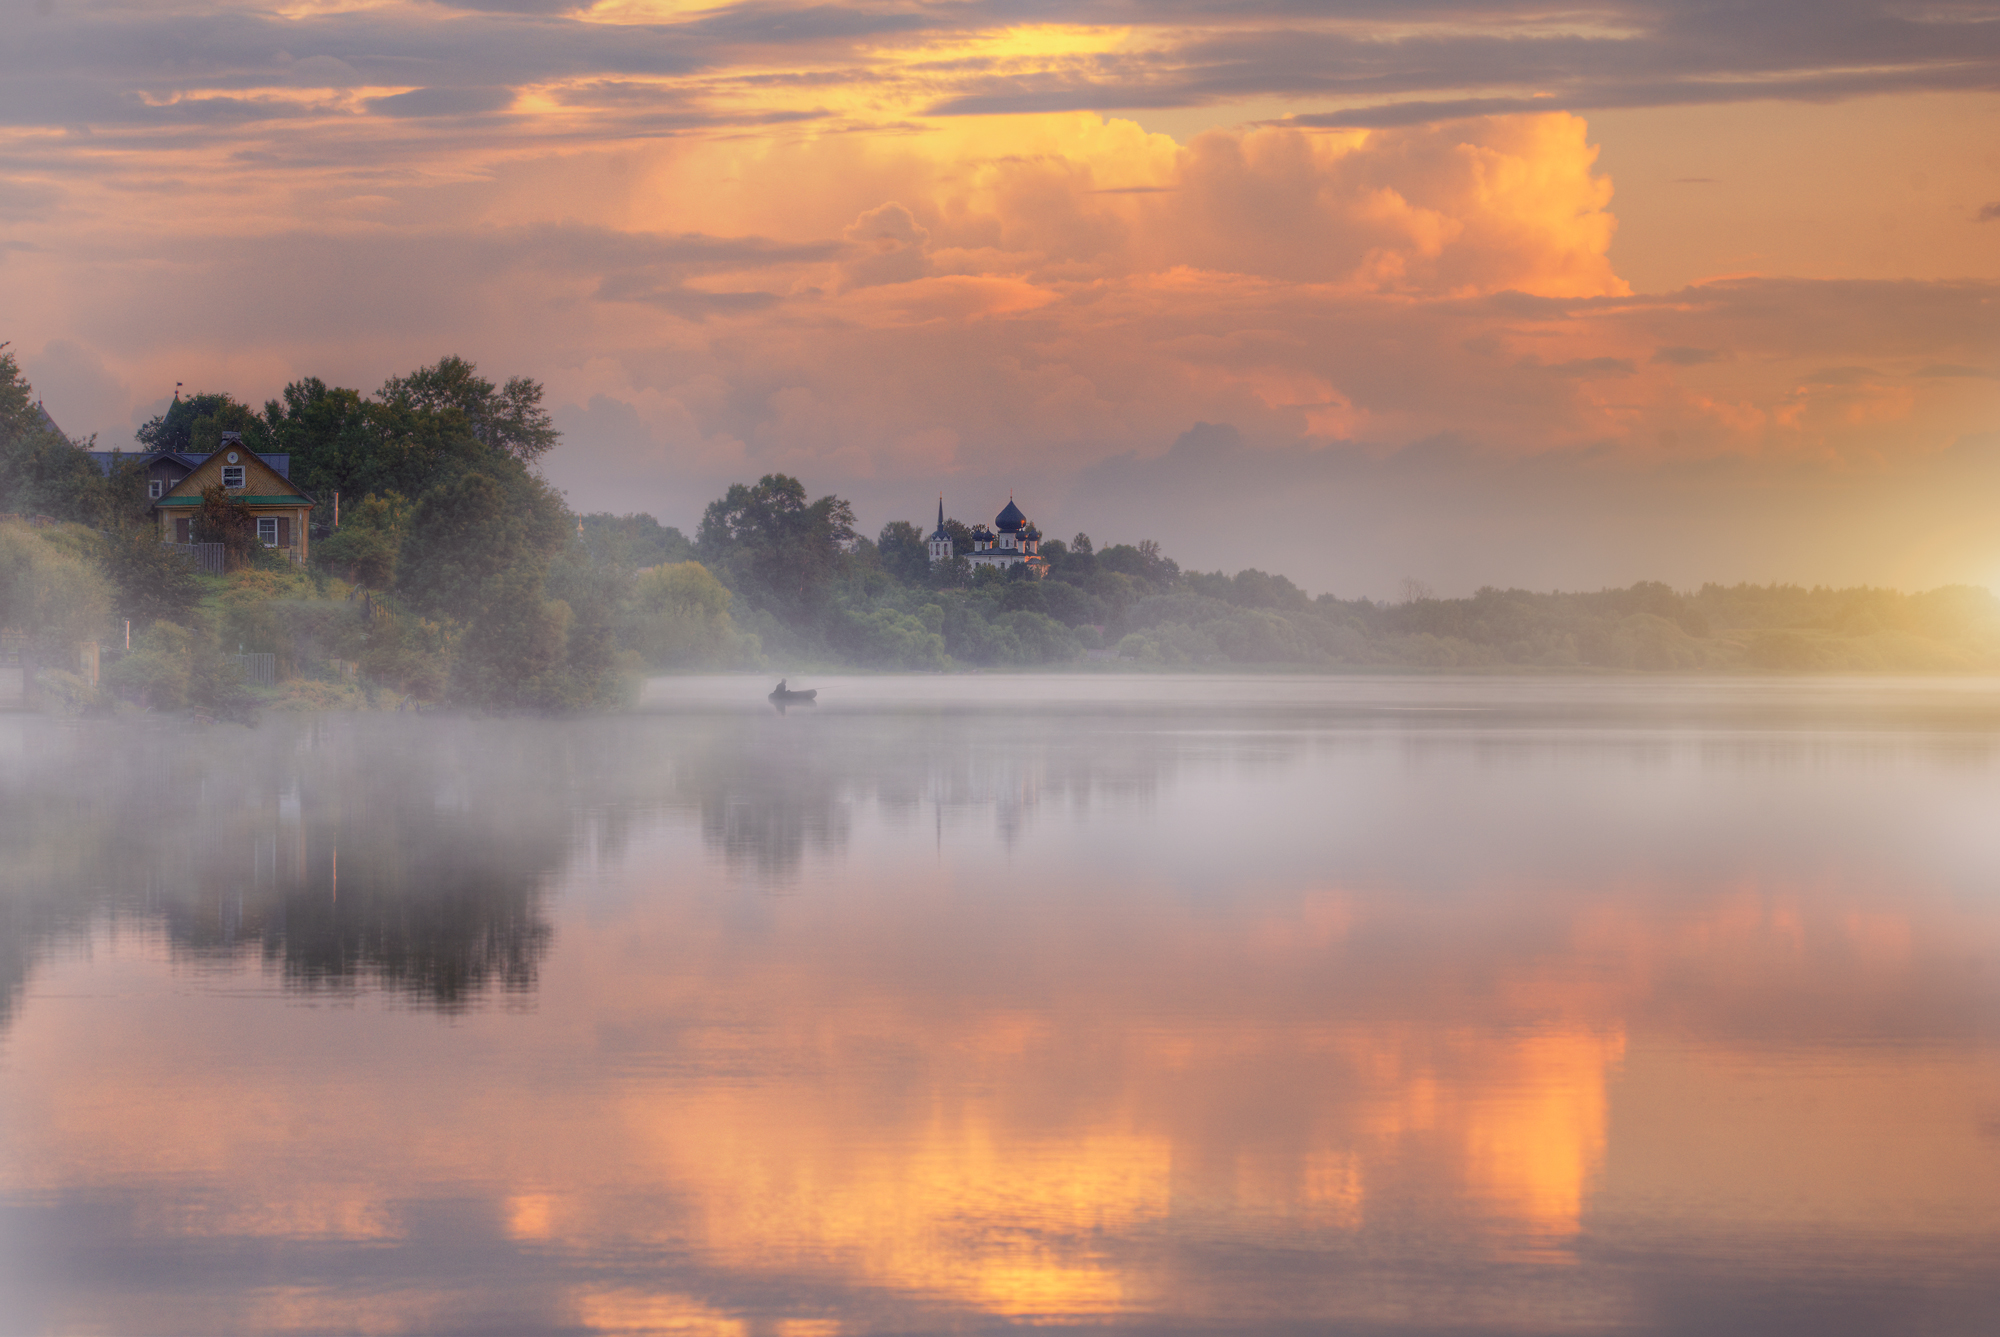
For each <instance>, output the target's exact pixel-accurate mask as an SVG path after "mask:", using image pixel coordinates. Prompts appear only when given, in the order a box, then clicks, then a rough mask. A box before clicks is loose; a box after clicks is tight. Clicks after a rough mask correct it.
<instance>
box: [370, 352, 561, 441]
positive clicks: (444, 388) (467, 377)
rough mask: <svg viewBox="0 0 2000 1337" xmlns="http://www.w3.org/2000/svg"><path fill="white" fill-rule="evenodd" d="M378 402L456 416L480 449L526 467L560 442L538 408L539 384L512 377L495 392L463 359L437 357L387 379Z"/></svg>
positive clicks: (540, 397)
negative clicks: (433, 363)
mask: <svg viewBox="0 0 2000 1337" xmlns="http://www.w3.org/2000/svg"><path fill="white" fill-rule="evenodd" d="M381 399H382V401H383V402H384V403H388V404H395V405H398V406H401V407H406V408H414V409H419V410H425V411H428V412H431V413H437V414H442V413H447V412H451V411H456V412H458V413H459V414H461V415H463V417H464V419H465V422H466V423H467V424H468V425H469V426H470V427H471V429H472V434H473V435H474V436H475V437H477V438H478V439H479V441H480V442H481V443H482V444H484V445H485V446H486V447H488V448H489V449H491V450H495V451H498V452H500V453H501V454H504V455H511V456H513V457H514V458H515V459H517V460H520V461H521V462H522V463H524V464H532V463H533V462H534V461H535V460H537V459H539V458H541V456H542V455H543V454H544V453H546V452H547V451H548V450H549V448H550V447H552V446H554V445H555V444H556V443H557V442H558V441H560V440H561V439H562V434H561V433H559V432H557V431H556V429H555V423H554V421H553V420H552V419H551V418H550V417H549V414H548V410H546V409H544V408H543V407H542V387H541V384H540V383H539V382H537V381H531V380H529V379H528V378H527V377H525V376H515V377H511V378H509V380H508V381H507V383H506V384H505V385H502V386H499V387H495V386H494V384H493V382H491V381H489V380H487V379H486V378H485V377H483V376H481V375H480V374H479V368H478V367H476V366H474V365H473V364H472V363H470V362H467V361H466V360H465V359H464V358H462V357H443V358H439V359H438V361H437V363H436V365H434V366H429V367H419V368H417V369H416V370H415V371H413V372H411V373H410V374H409V375H408V376H392V377H390V378H389V379H388V380H387V381H385V382H383V384H382V391H381Z"/></svg>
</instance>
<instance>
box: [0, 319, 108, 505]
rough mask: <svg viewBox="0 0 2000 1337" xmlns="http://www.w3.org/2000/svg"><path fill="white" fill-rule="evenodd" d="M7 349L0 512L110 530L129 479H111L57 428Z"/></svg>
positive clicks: (0, 371)
mask: <svg viewBox="0 0 2000 1337" xmlns="http://www.w3.org/2000/svg"><path fill="white" fill-rule="evenodd" d="M6 348H7V346H6V345H5V344H0V511H13V512H21V513H26V514H34V515H53V516H55V517H57V518H58V519H62V520H75V521H78V522H80V523H82V524H87V525H90V526H92V527H93V528H108V527H109V526H110V525H111V524H113V523H114V522H115V518H116V517H115V514H114V513H115V512H116V510H117V499H118V495H119V492H120V487H121V485H126V484H129V479H126V478H120V479H116V480H107V479H106V478H105V477H104V475H103V474H102V473H100V472H99V470H98V468H97V464H96V462H95V461H93V460H92V459H91V458H90V456H89V455H88V454H86V453H85V452H84V450H82V449H80V448H79V447H77V446H75V445H73V444H72V443H71V442H70V440H69V438H68V437H66V436H64V435H63V434H62V433H61V432H60V431H58V430H56V427H55V424H54V423H53V422H51V421H50V420H49V416H48V415H47V414H46V413H44V412H43V411H42V406H41V404H40V403H39V402H38V401H37V400H36V399H35V392H34V388H33V387H32V386H30V385H29V384H28V379H27V377H25V376H23V375H22V374H21V368H20V364H19V363H17V362H16V361H15V359H14V355H13V354H12V353H10V352H8V351H6ZM123 490H124V491H126V492H130V491H131V490H132V489H131V488H130V487H129V486H124V489H123Z"/></svg>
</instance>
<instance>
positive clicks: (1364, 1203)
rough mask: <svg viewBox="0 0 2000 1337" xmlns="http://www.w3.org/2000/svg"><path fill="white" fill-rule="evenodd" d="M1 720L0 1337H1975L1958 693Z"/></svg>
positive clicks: (838, 686) (1035, 690)
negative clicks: (569, 715) (1414, 1336)
mask: <svg viewBox="0 0 2000 1337" xmlns="http://www.w3.org/2000/svg"><path fill="white" fill-rule="evenodd" d="M769 685H770V684H769V683H768V682H765V681H758V680H752V679H745V678H712V679H697V678H675V679H660V680H656V681H655V682H653V683H652V684H651V685H650V686H649V688H648V690H647V693H646V695H645V697H644V699H643V700H642V703H641V706H640V709H639V710H638V711H637V712H635V713H633V714H630V715H625V716H620V717H614V718H595V719H585V720H580V721H570V722H560V721H548V720H533V719H476V718H448V717H440V716H422V717H416V716H371V715H351V716H336V715H319V716H300V717H276V716H273V717H268V718H267V719H266V720H265V721H264V722H263V723H262V724H261V725H260V726H259V727H257V728H256V729H254V730H251V729H243V728H237V727H221V726H211V727H201V726H196V725H192V724H188V723H185V722H182V721H178V720H166V719H160V720H157V721H152V720H148V721H146V722H143V723H138V724H134V723H130V722H125V723H118V724H110V723H101V724H100V723H85V724H81V725H63V724H56V723H52V722H49V721H46V720H43V719H40V718H38V717H29V716H0V812H4V813H5V814H6V816H5V820H4V821H0V914H4V916H5V918H4V919H0V1008H3V1009H4V1011H0V1300H4V1303H0V1315H5V1318H4V1319H0V1329H4V1330H5V1331H7V1332H10V1333H11V1332H17V1331H18V1332H22V1333H62V1332H73V1331H93V1332H99V1331H102V1332H135V1333H136V1332H146V1333H181V1332H186V1333H217V1332H260V1333H261V1332H300V1333H319V1332H327V1333H333V1332H354V1331H372V1332H414V1331H422V1332H446V1333H454V1332H462V1333H482V1334H483V1333H506V1332H521V1333H541V1332H562V1333H570V1332H620V1333H631V1332H673V1333H717V1334H725V1333H726V1334H742V1335H743V1337H752V1335H756V1337H762V1335H764V1334H807V1333H814V1334H819V1333H867V1332H933V1331H965V1332H975V1331H991V1330H999V1329H1005V1328H1009V1327H1013V1326H1018V1325H1027V1324H1036V1325H1042V1326H1055V1327H1058V1328H1063V1327H1098V1326H1108V1327H1118V1328H1122V1329H1130V1330H1171V1331H1175V1332H1218V1333H1220V1332H1230V1333H1235V1332H1327V1331H1336V1332H1368V1333H1376V1332H1382V1333H1389V1332H1415V1333H1430V1332H1463V1331H1496V1332H1603V1331H1620V1332H1637V1333H1674V1334H1679V1333H1704V1334H1707V1333H1731V1332H1741V1333H1760V1334H1761V1333H1772V1332H1792V1331H1796V1332H1811V1333H1816V1334H1847V1333H1854V1334H1860V1333H1878V1332H1880V1333H1889V1332H1899V1333H1900V1332H1919V1331H1920V1332H1926V1333H1966V1334H1973V1333H1981V1334H1983V1333H1989V1332H1991V1331H1993V1330H1994V1329H1995V1327H1996V1325H2000V1281H1996V1279H1995V1272H1994V1269H1993V1268H1992V1266H1991V1264H1992V1260H1993V1258H1994V1257H1996V1256H2000V842H1996V841H1995V840H1994V839H1993V837H1992V834H1991V830H1992V824H1993V820H1992V815H1993V813H1994V812H1995V811H1996V810H2000V682H1995V681H1993V680H1986V679H1969V678H1949V679H1943V678H1940V679H1912V680H1907V681H1899V680H1887V679H1866V680H1863V679H1833V678H1814V679H1799V680H1788V679H1776V678H1765V679H1756V680H1735V679H1721V678H1709V679H1702V680H1692V679H1673V680H1651V681H1640V680H1637V679H1618V678H1604V679H1534V678H1498V679H1475V678H1367V679H1333V678H1324V677H1314V678H1286V677H1245V678H1225V677H1165V676H1147V677H1114V676H1063V677H1033V676H993V677H977V676H952V677H943V676H936V677H912V678H896V677H876V678H855V679H840V678H826V679H815V680H810V681H795V682H794V683H793V685H794V686H800V687H817V688H819V689H820V697H819V704H817V705H815V706H810V707H799V706H793V707H789V708H788V709H786V710H785V711H784V712H782V713H780V712H779V711H778V710H776V709H774V708H773V707H772V706H771V705H770V704H768V703H767V702H766V701H765V700H764V697H763V694H764V692H765V691H767V690H768V689H769Z"/></svg>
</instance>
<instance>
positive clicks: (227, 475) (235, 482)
mask: <svg viewBox="0 0 2000 1337" xmlns="http://www.w3.org/2000/svg"><path fill="white" fill-rule="evenodd" d="M222 486H223V487H225V488H234V489H237V490H239V491H240V490H241V489H242V487H243V466H242V465H240V464H225V465H223V466H222Z"/></svg>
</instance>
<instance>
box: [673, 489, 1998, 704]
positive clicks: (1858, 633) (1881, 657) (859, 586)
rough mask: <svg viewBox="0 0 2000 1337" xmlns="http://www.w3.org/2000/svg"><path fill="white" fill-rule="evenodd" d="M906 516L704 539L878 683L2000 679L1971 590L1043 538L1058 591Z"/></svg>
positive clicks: (738, 502)
mask: <svg viewBox="0 0 2000 1337" xmlns="http://www.w3.org/2000/svg"><path fill="white" fill-rule="evenodd" d="M945 529H946V531H947V532H948V533H950V534H951V536H952V539H953V545H954V552H955V558H954V560H953V561H952V562H949V563H944V564H940V565H939V566H937V567H933V566H932V565H931V564H930V562H929V559H928V553H927V548H926V544H925V538H924V533H923V531H922V530H920V529H919V528H918V527H917V526H916V525H914V524H911V523H909V522H907V521H893V522H891V523H890V524H888V525H886V526H884V527H883V529H882V530H881V531H880V533H879V534H878V535H877V536H876V537H875V538H874V539H873V540H870V539H868V538H866V537H862V536H860V535H857V534H855V533H854V530H853V514H852V510H851V508H850V507H849V506H848V505H847V503H845V502H844V501H842V500H841V499H839V498H838V497H832V496H828V497H821V498H819V499H818V500H817V501H812V502H808V501H807V500H806V492H805V489H804V488H803V487H802V486H801V485H800V484H799V483H798V481H797V480H796V479H791V478H786V477H784V476H782V475H771V476H768V477H766V478H764V479H762V480H760V481H759V482H758V483H756V484H754V485H738V486H735V487H732V488H730V489H729V491H728V493H727V494H726V495H725V496H724V497H722V498H721V499H719V500H717V501H716V502H714V503H713V504H711V505H710V506H709V508H708V511H707V513H706V514H705V515H704V516H703V518H702V522H701V526H700V528H699V530H698V531H697V534H696V538H695V542H694V545H693V553H694V556H695V557H696V558H697V559H698V560H700V561H701V562H703V563H705V564H706V565H707V566H708V567H709V568H710V569H711V570H712V571H713V572H714V573H715V574H716V575H717V576H718V577H719V578H720V579H721V580H722V581H723V583H724V584H725V585H727V586H728V587H729V589H730V590H731V592H732V593H733V594H734V595H735V596H736V599H737V604H736V610H735V621H736V623H737V624H738V625H739V626H740V627H741V628H742V629H744V630H745V631H747V632H749V633H751V634H754V635H755V636H756V637H757V638H758V640H759V642H760V643H761V644H762V645H763V646H764V647H765V648H766V649H768V650H770V651H772V652H774V653H777V654H779V655H782V656H784V657H786V658H789V659H792V660H804V661H808V662H810V661H813V660H818V661H821V662H831V663H847V664H854V665H861V666H869V667H879V668H945V667H950V666H957V665H965V666H1005V665H1032V664H1047V663H1061V662H1066V661H1072V660H1078V659H1084V658H1088V659H1095V660H1108V661H1114V662H1118V663H1123V664H1127V665H1149V666H1159V667H1168V668H1192V667H1204V666H1228V665H1259V666H1285V665H1291V666H1298V667H1302V668H1320V669H1339V668H1355V669H1368V668H1376V669H1394V668H1424V669H1487V668H1503V667H1514V668H1541V669H1557V670H1561V669H1587V668H1596V669H1631V670H1644V671H1671V670H1701V669H1725V670H1726V669H1776V670H1788V671H1811V670H1850V671H1869V670H1937V669H1968V668H1994V667H2000V601H1996V600H1995V599H1994V597H1993V596H1992V595H1991V594H1990V593H1988V592H1987V591H1986V590H1983V589H1977V588H1973V587H1969V586H1963V587H1953V588H1947V589H1940V590H1934V591H1931V592H1929V593H1925V594H1914V595H1912V594H1902V593H1898V592H1896V591H1892V590H1882V589H1871V588H1860V589H1847V590H1832V589H1824V588H1814V589H1806V588H1803V587H1799V586H1790V585H1770V586H1755V585H1737V586H1732V587H1724V586H1720V585H1706V586H1704V587H1703V588H1702V589H1701V590H1699V591H1697V592H1695V593H1692V594H1681V593H1678V592H1676V591H1675V590H1673V589H1671V588H1670V587H1668V586H1666V585H1664V584H1660V583H1657V582H1641V583H1639V584H1636V585H1633V586H1631V587H1630V588H1627V589H1613V590H1600V591H1596V592H1589V593H1533V592H1530V591H1527V590H1501V589H1494V588H1487V589H1482V590H1480V591H1479V592H1478V593H1476V594H1474V595H1473V596H1471V597H1470V598H1461V599H1439V598H1435V597H1432V596H1430V595H1429V594H1428V593H1427V592H1424V591H1423V590H1422V589H1421V587H1419V588H1418V589H1417V590H1415V591H1413V596H1414V597H1409V598H1405V599H1403V600H1401V601H1398V602H1377V601H1374V600H1369V599H1341V598H1338V597H1336V596H1334V595H1331V594H1322V595H1320V596H1318V597H1317V598H1314V597H1311V596H1309V595H1308V594H1307V593H1306V592H1305V591H1304V590H1302V589H1300V588H1299V587H1298V586H1297V585H1295V584H1294V583H1293V582H1292V581H1290V580H1289V579H1287V578H1286V577H1284V576H1282V575H1274V574H1270V573H1267V572H1263V571H1259V570H1255V569H1250V570H1243V571H1238V572H1237V573H1235V574H1234V575H1228V574H1226V573H1224V572H1221V571H1213V572H1203V571H1184V570H1182V569H1181V568H1180V566H1179V565H1178V564H1177V563H1176V562H1175V561H1174V560H1173V559H1172V558H1170V557H1168V556H1166V555H1165V554H1164V553H1162V552H1161V551H1160V547H1159V545H1158V544H1157V543H1155V542H1152V541H1150V540H1148V541H1144V542H1141V543H1137V544H1115V545H1109V546H1104V547H1099V546H1097V545H1095V544H1093V542H1092V541H1091V539H1090V537H1089V535H1087V534H1077V535H1076V536H1075V537H1074V538H1072V539H1070V540H1069V541H1067V542H1065V541H1063V540H1060V539H1045V540H1044V541H1043V543H1042V545H1041V547H1042V554H1043V556H1044V557H1045V558H1046V559H1047V570H1048V574H1047V577H1046V578H1044V579H1035V578H1033V577H1031V576H1030V575H1029V573H1028V572H1027V571H1026V570H1025V568H1022V567H1016V568H1014V569H1013V570H1012V571H1008V572H1002V571H999V570H994V569H981V570H978V571H976V572H975V571H973V570H972V569H971V568H970V566H969V564H968V563H967V562H966V561H965V560H964V557H965V554H966V553H968V552H970V551H971V544H972V527H971V526H968V525H966V524H963V523H961V522H959V521H957V520H947V521H946V523H945Z"/></svg>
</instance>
